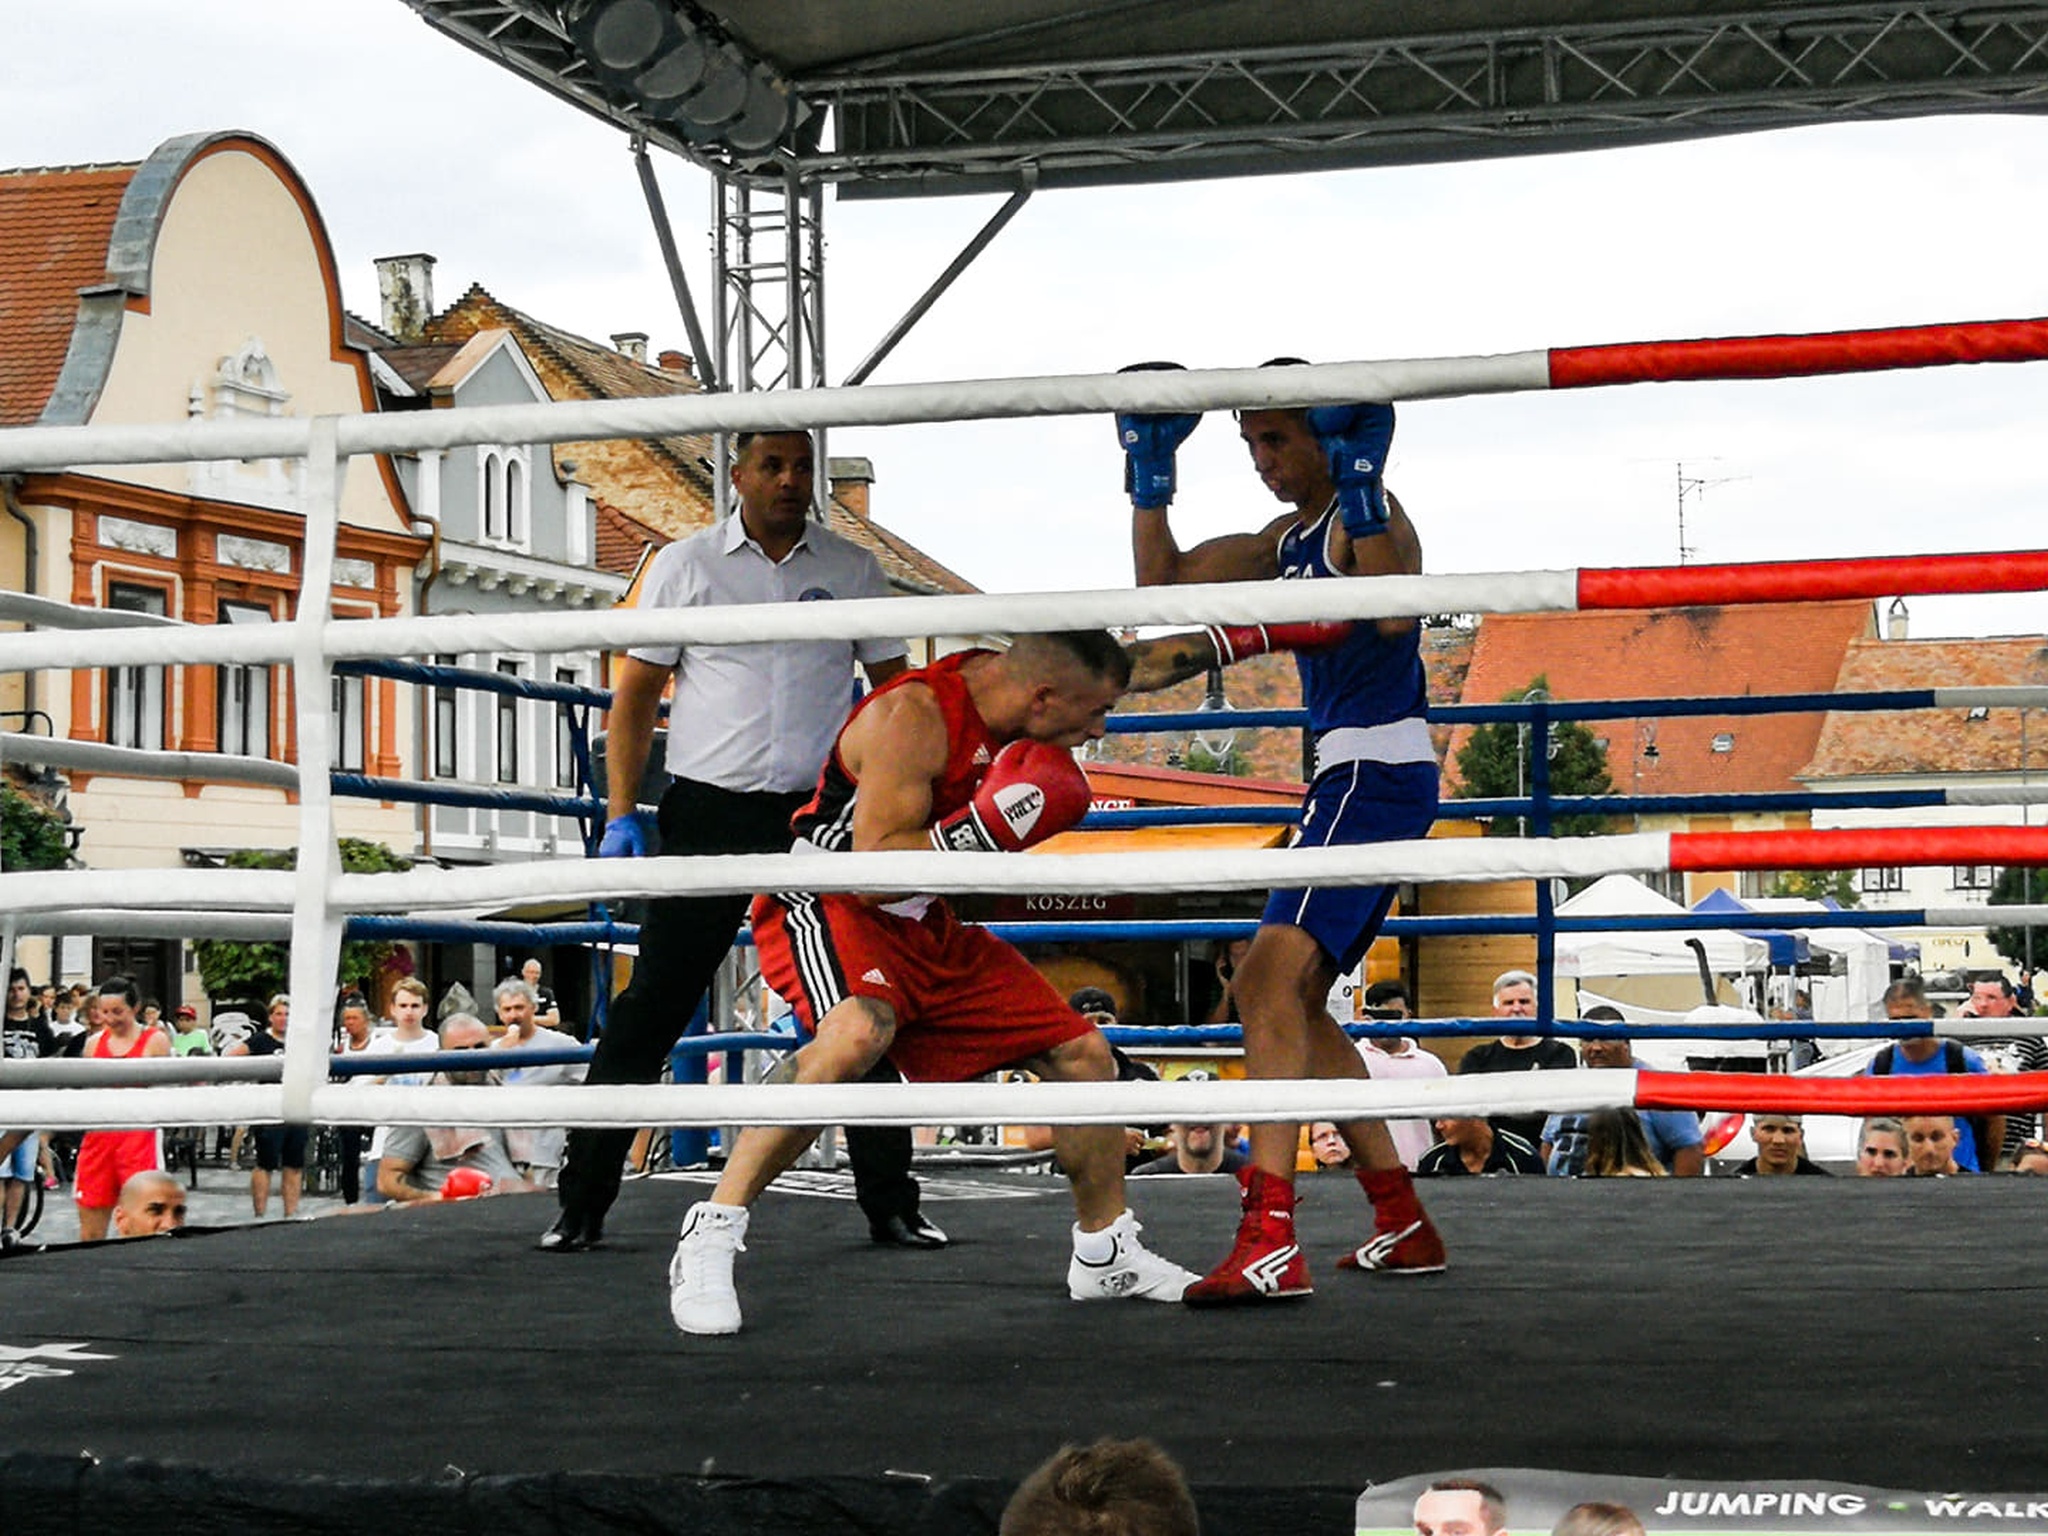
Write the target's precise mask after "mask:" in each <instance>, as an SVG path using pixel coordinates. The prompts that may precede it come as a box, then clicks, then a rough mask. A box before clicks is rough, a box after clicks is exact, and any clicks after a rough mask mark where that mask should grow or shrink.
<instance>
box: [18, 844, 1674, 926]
mask: <svg viewBox="0 0 2048 1536" xmlns="http://www.w3.org/2000/svg"><path fill="white" fill-rule="evenodd" d="M1670 847H1671V840H1670V836H1669V834H1667V833H1662V832H1636V833H1624V834H1622V835H1619V836H1615V837H1605V838H1555V839H1548V840H1546V839H1542V838H1530V839H1526V840H1523V839H1510V838H1476V837H1475V838H1456V839H1440V840H1433V841H1425V840H1416V841H1411V842H1401V843H1378V844H1372V845H1366V846H1357V847H1345V848H1272V849H1250V850H1236V851H1233V852H1232V853H1231V854H1230V855H1229V856H1228V857H1224V856H1222V855H1220V854H1219V853H1217V852H1215V851H1187V852H1164V853H1104V854H1032V855H1030V856H1028V857H1024V858H1018V857H1015V856H1013V855H1010V854H1001V853H937V852H933V853H912V852H886V853H758V854H732V855H724V856H713V857H696V858H658V859H553V860H545V861H536V862H533V863H530V864H518V865H512V864H501V865H491V866H480V867H477V868H471V869H414V870H407V871H404V872H402V873H397V874H377V875H340V876H336V877H334V878H333V879H331V880H330V881H329V883H328V886H327V904H328V905H329V906H330V907H331V908H332V909H333V910H335V911H337V912H417V911H431V910H436V909H441V908H448V907H479V906H490V905H500V904H504V903H508V902H517V901H530V900H541V899H550V900H565V901H566V900H598V899H603V898H612V897H619V896H678V895H728V896H747V895H752V894H754V893H755V892H757V891H780V890H809V891H855V892H860V891H872V892H892V893H902V894H906V895H915V894H931V895H966V894H972V893H975V892H991V893H995V892H1009V893H1035V892H1044V891H1071V890H1083V889H1086V890H1098V891H1148V890H1174V889H1178V890H1188V891H1235V890H1253V889H1259V888H1272V887H1291V886H1299V885H1390V884H1399V883H1403V882H1408V881H1414V880H1453V881H1477V880H1513V879H1549V878H1556V877H1565V878H1580V877H1597V876H1600V875H1608V874H1617V873H1625V872H1628V871H1634V870H1661V869H1664V868H1665V867H1666V866H1667V865H1668V864H1669V862H1670ZM295 890H296V884H295V877H294V876H293V875H291V874H288V873H282V872H278V871H272V870H239V869H234V870H230V869H194V870H135V869H129V870H119V871H114V870H55V871H48V872H34V873H19V874H7V875H0V910H8V911H15V912H20V913H24V914H26V913H30V912H56V911H63V910H65V909H66V908H69V907H74V906H76V907H84V906H96V907H112V906H121V905H126V904H131V903H133V904H141V905H147V906H156V905H162V906H166V907H182V908H193V909H215V910H243V911H246V910H256V911H263V910H283V909H285V908H288V907H290V906H292V904H293V901H292V898H293V894H294V892H295Z"/></svg>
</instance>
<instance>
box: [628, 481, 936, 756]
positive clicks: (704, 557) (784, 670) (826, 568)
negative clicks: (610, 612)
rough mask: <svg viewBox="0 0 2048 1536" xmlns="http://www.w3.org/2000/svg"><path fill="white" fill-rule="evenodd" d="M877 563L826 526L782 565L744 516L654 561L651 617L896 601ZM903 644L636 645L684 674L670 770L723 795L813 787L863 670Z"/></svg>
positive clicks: (645, 598) (814, 529) (647, 592)
mask: <svg viewBox="0 0 2048 1536" xmlns="http://www.w3.org/2000/svg"><path fill="white" fill-rule="evenodd" d="M888 595H889V583H888V578H887V577H885V576H884V575H883V574H882V567H881V564H880V562H878V561H877V560H876V559H875V557H874V556H873V555H872V554H870V553H869V552H868V551H867V550H865V549H862V548H861V547H860V546H859V545H858V544H856V543H854V542H853V541H852V540H851V539H847V538H844V537H842V536H841V535H839V534H836V533H833V532H832V531H831V530H830V529H826V528H820V527H818V526H816V525H815V524H813V525H811V526H810V527H808V528H806V530H805V532H804V536H803V538H802V539H800V540H799V541H798V543H797V545H796V547H795V548H794V549H792V550H791V551H790V552H789V553H788V554H787V555H785V556H784V557H783V558H782V560H781V562H780V563H779V564H778V563H777V562H776V561H773V560H771V559H769V558H768V555H767V553H766V551H764V550H763V549H762V548H761V546H760V545H759V544H758V543H756V542H755V541H754V540H753V539H750V538H748V537H747V532H746V528H745V526H744V525H743V524H742V523H741V521H740V515H739V513H737V512H735V513H733V514H732V515H731V516H730V517H728V518H726V520H725V521H724V522H722V523H717V524H714V525H713V526H711V527H709V528H706V529H703V530H702V531H700V532H698V533H694V534H692V535H691V536H690V537H689V538H687V539H679V540H678V541H676V542H675V543H673V544H671V545H669V546H668V547H667V548H665V549H663V550H662V551H661V552H660V553H659V554H657V555H656V556H655V557H654V564H653V566H652V568H651V569H650V570H649V571H648V573H647V584H646V586H645V587H644V588H643V589H642V590H641V594H640V606H641V607H642V608H694V607H701V606H707V605H712V604H724V603H797V602H816V601H819V600H821V599H826V598H855V597H887V596H888ZM905 650H906V647H905V646H904V644H903V642H902V641H901V640H887V639H880V640H777V641H769V642H765V643H762V644H757V645H684V646H673V645H671V646H659V645H654V646H635V647H634V648H633V649H632V650H631V651H630V652H629V653H628V654H630V655H632V656H634V657H635V658H637V659H638V660H641V661H645V662H650V663H652V664H653V665H655V666H658V667H674V668H675V670H676V687H675V698H674V701H673V703H672V705H671V707H670V711H669V727H668V771H669V772H670V773H672V774H674V775H676V776H677V777H678V778H686V779H695V780H697V781H698V782H700V783H704V784H715V785H717V786H719V787H720V788H722V789H730V790H742V791H756V790H769V791H774V792H777V793H787V792H789V791H793V790H803V789H809V788H811V787H812V786H813V785H814V784H816V783H817V780H818V770H819V769H820V768H822V767H823V766H824V764H825V758H826V755H827V754H828V753H829V752H830V751H831V750H832V740H833V738H834V737H835V736H836V735H838V733H839V727H840V725H841V724H842V723H843V722H844V721H845V719H846V712H847V710H848V708H850V707H851V705H852V703H853V663H854V661H855V660H856V659H858V660H860V661H862V662H877V661H887V660H890V659H891V658H893V657H897V656H902V655H903V654H905Z"/></svg>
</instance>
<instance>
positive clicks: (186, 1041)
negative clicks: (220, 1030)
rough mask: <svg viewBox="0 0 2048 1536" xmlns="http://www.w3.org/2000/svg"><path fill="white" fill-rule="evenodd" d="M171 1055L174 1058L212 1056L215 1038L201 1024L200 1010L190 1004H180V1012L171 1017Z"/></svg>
mask: <svg viewBox="0 0 2048 1536" xmlns="http://www.w3.org/2000/svg"><path fill="white" fill-rule="evenodd" d="M171 1054H172V1055H173V1056H211V1055H212V1054H213V1037H212V1036H211V1035H209V1034H207V1032H206V1030H205V1029H204V1028H203V1027H202V1026H201V1025H200V1023H199V1010H198V1009H197V1008H194V1007H193V1006H192V1005H191V1004H190V1003H180V1004H178V1011H177V1012H176V1013H175V1014H173V1015H172V1017H171Z"/></svg>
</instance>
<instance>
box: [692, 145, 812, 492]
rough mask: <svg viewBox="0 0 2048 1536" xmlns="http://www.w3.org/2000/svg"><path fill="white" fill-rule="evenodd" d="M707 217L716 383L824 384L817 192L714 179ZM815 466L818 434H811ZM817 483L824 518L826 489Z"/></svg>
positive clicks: (721, 458)
mask: <svg viewBox="0 0 2048 1536" xmlns="http://www.w3.org/2000/svg"><path fill="white" fill-rule="evenodd" d="M712 195H713V198H714V200H715V204H716V206H715V207H714V208H713V210H712V214H713V222H714V224H715V226H716V234H717V238H716V240H715V242H714V245H713V253H714V269H713V272H712V299H711V326H712V331H713V345H714V346H715V347H716V348H717V354H718V377H719V379H720V381H721V383H722V384H723V385H724V387H725V388H727V389H736V390H755V389H813V388H820V387H822V386H823V385H824V384H825V383H826V379H825V209H824V189H823V187H822V186H821V185H820V184H818V183H816V182H813V183H811V184H809V185H805V184H803V183H801V182H799V181H798V180H797V178H796V176H795V174H794V173H793V172H792V173H790V174H788V175H786V176H783V177H781V178H770V177H761V176H728V175H720V176H719V177H718V178H717V184H716V187H715V189H714V191H713V194H712ZM816 436H817V442H818V449H817V452H818V463H819V465H820V466H821V467H822V466H823V464H824V462H825V440H824V433H823V432H819V433H817V434H816ZM726 455H727V448H726V439H725V437H724V435H723V434H720V436H719V439H718V463H717V466H716V468H717V473H716V476H715V478H716V480H717V484H718V495H719V510H720V512H721V513H723V511H724V510H725V499H726V494H727V491H728V488H729V481H728V478H727V475H726V469H727V465H728V462H729V461H728V459H727V456H726ZM830 489H831V487H830V485H829V483H828V479H827V477H826V476H825V475H824V474H822V473H821V474H820V475H819V476H818V477H817V492H816V494H817V503H818V511H819V513H820V515H822V514H823V512H824V505H825V497H826V496H827V495H828V494H829V492H830Z"/></svg>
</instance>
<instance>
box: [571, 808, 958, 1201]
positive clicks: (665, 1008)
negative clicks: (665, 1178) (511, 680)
mask: <svg viewBox="0 0 2048 1536" xmlns="http://www.w3.org/2000/svg"><path fill="white" fill-rule="evenodd" d="M809 798H810V795H809V793H808V792H807V791H806V792H801V793H795V794H773V793H768V792H765V791H754V792H749V791H741V790H730V789H720V788H718V787H717V786H716V785H713V784H701V783H698V782H697V781H695V780H693V779H677V780H675V781H674V782H673V783H671V784H670V785H669V787H668V791H667V793H665V794H664V795H663V796H662V797H661V810H660V817H659V819H660V825H661V851H662V852H663V853H667V854H730V853H786V852H788V850H789V843H790V836H789V819H790V817H791V816H793V815H795V814H796V812H797V811H798V810H799V809H800V808H801V807H802V806H803V804H804V803H805V801H807V800H808V799H809ZM747 906H748V898H746V897H745V896H689V897H667V898H662V899H659V900H655V901H653V902H650V903H649V910H648V913H647V920H646V921H645V922H644V923H643V924H642V925H641V929H640V955H639V958H638V959H637V960H635V961H634V963H633V980H632V981H631V983H630V984H628V986H627V987H626V990H625V991H623V992H621V993H620V994H619V995H618V996H617V997H615V998H613V999H612V1003H611V1010H610V1014H609V1017H608V1018H607V1020H606V1023H605V1028H604V1033H603V1034H601V1035H599V1036H598V1038H597V1051H596V1053H595V1054H594V1055H593V1056H592V1058H591V1062H590V1071H589V1073H588V1074H587V1075H586V1077H585V1078H584V1081H585V1082H590V1083H651V1082H654V1081H656V1080H657V1079H658V1078H659V1077H660V1076H661V1068H662V1064H663V1063H664V1062H665V1061H666V1060H667V1059H668V1053H669V1052H670V1050H672V1049H673V1048H674V1046H675V1043H676V1041H677V1040H679V1039H680V1038H682V1033H683V1030H684V1028H685V1027H686V1026H687V1025H688V1024H689V1021H690V1016H691V1015H692V1014H693V1013H695V1012H696V1011H697V1005H698V1003H699V1002H701V1001H702V1000H703V997H704V994H705V992H706V991H708V990H709V988H710V986H711V979H712V977H713V975H715V974H716V972H717V970H718V966H719V963H720V962H721V961H723V960H724V959H725V956H726V952H727V951H728V950H730V949H731V948H732V941H733V936H734V935H735V934H737V933H738V932H739V928H740V924H741V923H742V922H743V921H744V920H745V919H746V915H747ZM632 1141H633V1132H632V1131H630V1130H626V1129H621V1128H618V1127H614V1126H598V1127H578V1128H575V1129H572V1130H571V1131H570V1132H569V1144H568V1150H567V1153H566V1155H565V1159H564V1162H563V1164H562V1173H561V1177H560V1179H559V1181H558V1182H557V1185H556V1191H555V1193H556V1198H557V1199H559V1200H560V1202H561V1206H562V1209H563V1210H565V1211H575V1212H577V1213H579V1214H581V1215H583V1216H585V1217H602V1216H603V1215H604V1213H605V1212H606V1211H608V1210H610V1209H611V1206H612V1202H613V1201H614V1200H616V1199H617V1198H618V1196H619V1178H620V1173H621V1171H622V1168H623V1165H624V1163H625V1159H626V1151H627V1148H628V1147H629V1146H631V1144H632ZM846 1153H847V1157H848V1158H849V1159H850V1160H851V1162H852V1164H853V1179H854V1190H855V1193H856V1195H857V1197H858V1198H859V1201H860V1207H861V1209H862V1210H863V1211H864V1212H866V1213H867V1217H868V1219H869V1220H870V1221H871V1222H881V1221H886V1220H888V1218H889V1217H891V1216H903V1217H906V1218H907V1217H909V1216H911V1215H912V1214H914V1213H915V1212H916V1210H917V1196H918V1184H917V1180H916V1179H914V1178H912V1177H911V1174H910V1158H911V1142H910V1131H909V1129H908V1128H907V1127H903V1126H849V1127H848V1128H847V1132H846Z"/></svg>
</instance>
